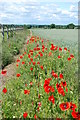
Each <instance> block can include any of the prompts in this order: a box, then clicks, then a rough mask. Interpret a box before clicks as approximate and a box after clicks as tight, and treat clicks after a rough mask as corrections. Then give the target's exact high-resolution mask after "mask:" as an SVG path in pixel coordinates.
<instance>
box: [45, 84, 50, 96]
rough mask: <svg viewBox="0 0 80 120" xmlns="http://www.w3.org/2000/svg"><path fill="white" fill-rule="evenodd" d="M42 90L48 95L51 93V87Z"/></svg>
mask: <svg viewBox="0 0 80 120" xmlns="http://www.w3.org/2000/svg"><path fill="white" fill-rule="evenodd" d="M44 90H45V92H46V93H47V94H48V93H49V92H50V91H51V86H45V87H44Z"/></svg>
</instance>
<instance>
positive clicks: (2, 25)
mask: <svg viewBox="0 0 80 120" xmlns="http://www.w3.org/2000/svg"><path fill="white" fill-rule="evenodd" d="M2 37H3V40H4V25H2Z"/></svg>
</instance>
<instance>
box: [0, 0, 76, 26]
mask: <svg viewBox="0 0 80 120" xmlns="http://www.w3.org/2000/svg"><path fill="white" fill-rule="evenodd" d="M53 1H54V0H53ZM53 1H52V2H51V0H50V1H49V0H45V1H42V0H41V1H40V0H38V1H37V0H8V1H6V0H0V22H1V23H19V24H24V23H26V24H27V23H30V24H33V23H36V24H51V23H55V24H56V23H58V22H60V23H61V22H62V23H66V21H70V22H71V21H75V23H76V20H77V5H76V4H72V3H68V4H65V2H62V3H61V2H53ZM64 1H65V0H64ZM66 18H67V19H66ZM73 19H74V20H73ZM58 24H59V23H58Z"/></svg>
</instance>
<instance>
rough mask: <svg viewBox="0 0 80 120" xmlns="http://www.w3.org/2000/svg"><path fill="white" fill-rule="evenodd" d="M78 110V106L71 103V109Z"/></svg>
mask: <svg viewBox="0 0 80 120" xmlns="http://www.w3.org/2000/svg"><path fill="white" fill-rule="evenodd" d="M76 108H77V106H76V104H73V103H72V102H70V109H71V110H73V111H75V109H76Z"/></svg>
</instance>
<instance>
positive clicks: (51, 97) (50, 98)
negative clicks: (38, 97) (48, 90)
mask: <svg viewBox="0 0 80 120" xmlns="http://www.w3.org/2000/svg"><path fill="white" fill-rule="evenodd" d="M48 99H49V101H51V102H52V103H53V104H54V102H55V99H54V96H53V95H51V96H50V97H49V98H48Z"/></svg>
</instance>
